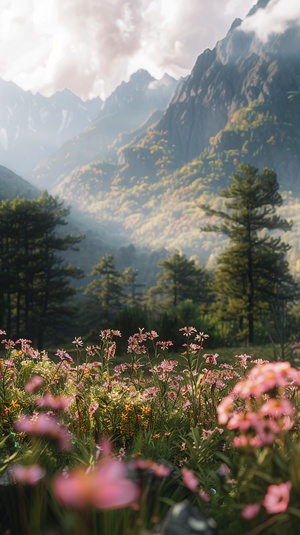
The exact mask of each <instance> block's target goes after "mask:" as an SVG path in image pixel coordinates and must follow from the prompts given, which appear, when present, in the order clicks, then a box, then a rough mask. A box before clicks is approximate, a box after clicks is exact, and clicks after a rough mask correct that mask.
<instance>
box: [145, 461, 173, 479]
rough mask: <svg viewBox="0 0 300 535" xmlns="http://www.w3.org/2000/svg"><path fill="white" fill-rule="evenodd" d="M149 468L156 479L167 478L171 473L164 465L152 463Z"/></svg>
mask: <svg viewBox="0 0 300 535" xmlns="http://www.w3.org/2000/svg"><path fill="white" fill-rule="evenodd" d="M150 468H151V470H153V473H154V475H155V476H156V477H168V476H169V475H170V473H171V469H170V468H168V466H165V465H164V464H158V463H152V464H151V467H150Z"/></svg>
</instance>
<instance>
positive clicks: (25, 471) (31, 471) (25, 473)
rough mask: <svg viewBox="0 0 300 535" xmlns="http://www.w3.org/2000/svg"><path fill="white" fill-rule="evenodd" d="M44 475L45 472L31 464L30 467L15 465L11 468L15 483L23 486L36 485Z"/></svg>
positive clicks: (36, 465)
mask: <svg viewBox="0 0 300 535" xmlns="http://www.w3.org/2000/svg"><path fill="white" fill-rule="evenodd" d="M45 473H46V471H45V470H44V469H43V468H41V467H40V466H39V465H38V464H32V465H31V466H22V465H21V464H15V465H14V466H13V467H12V475H13V477H14V479H15V481H17V482H18V483H22V484H23V485H36V483H38V481H39V480H40V479H42V478H43V477H44V475H45Z"/></svg>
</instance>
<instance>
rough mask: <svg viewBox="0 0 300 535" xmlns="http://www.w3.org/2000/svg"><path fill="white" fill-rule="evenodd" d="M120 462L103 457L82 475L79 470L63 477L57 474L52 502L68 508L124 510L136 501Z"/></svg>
mask: <svg viewBox="0 0 300 535" xmlns="http://www.w3.org/2000/svg"><path fill="white" fill-rule="evenodd" d="M126 472H127V468H126V465H125V463H124V462H123V461H117V460H116V459H110V458H104V459H102V460H100V461H99V463H98V465H97V467H96V469H95V470H94V471H90V472H88V473H86V471H85V470H84V469H82V468H79V469H77V470H74V471H73V472H70V473H69V474H68V475H67V476H64V475H62V474H60V475H58V476H57V477H56V479H55V481H54V493H55V496H56V499H57V500H58V501H59V502H60V503H61V504H63V505H66V506H69V507H77V508H84V507H87V506H92V507H96V508H97V509H116V508H119V507H126V506H127V505H130V504H131V503H132V502H134V501H135V500H137V499H138V496H139V489H138V487H137V485H136V484H135V483H134V482H133V481H130V480H128V479H126V478H125V475H126Z"/></svg>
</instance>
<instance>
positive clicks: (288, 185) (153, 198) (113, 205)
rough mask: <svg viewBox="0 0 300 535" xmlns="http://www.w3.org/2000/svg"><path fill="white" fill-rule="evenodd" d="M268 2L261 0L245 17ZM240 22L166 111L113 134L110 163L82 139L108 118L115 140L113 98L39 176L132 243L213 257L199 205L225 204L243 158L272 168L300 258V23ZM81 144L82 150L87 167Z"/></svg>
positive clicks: (217, 243) (202, 59) (201, 61)
mask: <svg viewBox="0 0 300 535" xmlns="http://www.w3.org/2000/svg"><path fill="white" fill-rule="evenodd" d="M267 3H268V2H267V1H266V0H260V1H259V2H258V4H257V5H256V6H255V8H253V9H252V10H251V11H250V12H249V14H248V17H251V16H253V15H254V13H255V11H257V10H258V9H264V8H265V7H266V5H267ZM242 28H243V26H242V22H241V21H240V20H236V21H234V23H233V24H232V26H231V28H230V30H229V31H228V33H227V35H226V36H225V38H224V39H223V40H221V41H219V42H218V43H217V44H216V46H215V48H214V49H213V50H206V51H205V52H204V53H203V54H201V55H200V56H199V57H198V59H197V61H196V64H195V66H194V68H193V70H192V72H191V74H190V76H188V77H186V78H185V79H184V80H181V81H180V82H179V84H177V87H176V88H175V91H174V94H173V97H172V99H171V100H170V102H169V104H168V105H167V106H166V109H165V110H164V111H163V112H159V113H158V114H155V115H152V116H150V118H149V117H148V120H147V121H146V122H145V123H144V125H143V126H140V127H139V128H138V129H136V130H132V131H131V132H129V133H127V134H124V133H123V134H122V135H120V134H119V135H118V136H117V137H115V138H114V140H113V141H112V142H111V145H110V148H111V152H110V159H108V158H106V159H103V157H102V156H101V150H100V151H99V153H98V156H99V157H98V158H97V155H96V154H95V152H93V159H90V160H89V158H88V147H89V143H87V142H86V139H87V138H88V136H89V135H90V132H91V131H92V132H94V133H95V134H96V133H97V135H95V137H94V140H96V139H99V140H100V141H101V140H102V138H101V136H102V135H103V132H102V133H101V127H100V125H102V121H106V120H107V123H105V124H106V127H107V129H109V128H111V130H110V133H111V136H112V138H113V136H114V135H115V134H116V132H117V131H118V128H117V125H118V124H119V121H120V124H122V122H121V119H122V117H123V115H122V113H120V112H119V113H116V114H115V115H113V116H112V115H111V114H110V112H109V106H108V104H107V115H106V116H105V115H104V114H103V110H102V112H101V113H102V114H103V115H101V117H102V118H101V119H100V120H99V122H98V123H95V125H93V126H92V128H91V129H90V130H89V131H86V132H84V133H83V134H81V135H80V136H79V138H77V139H75V140H72V142H68V144H66V145H65V146H64V147H62V148H61V152H60V160H59V161H58V159H57V162H58V163H59V166H58V167H57V169H55V172H53V170H54V168H53V167H52V166H53V158H52V161H50V160H48V166H49V168H48V169H46V168H44V175H43V179H44V180H45V181H47V180H49V182H48V183H49V184H50V187H51V188H53V191H54V192H55V193H56V194H59V195H60V196H61V197H63V198H65V199H66V200H67V201H68V202H70V203H72V204H73V205H74V206H76V209H77V210H79V211H82V212H84V213H85V214H86V215H87V216H90V217H91V218H92V220H93V221H94V224H97V222H102V223H103V222H105V223H106V224H108V225H120V227H122V228H123V231H124V233H125V236H126V237H127V240H128V241H132V242H133V243H134V244H136V245H139V246H142V245H145V244H147V246H149V247H152V248H161V247H167V248H169V249H172V248H175V247H177V248H181V249H182V251H183V252H185V253H186V254H197V255H198V256H200V257H201V258H202V259H203V260H204V261H207V260H210V261H213V259H214V257H215V256H216V255H217V254H218V252H219V251H220V248H221V247H222V240H220V238H219V237H218V238H215V237H214V236H212V235H209V236H208V235H207V234H205V235H204V234H203V233H202V234H201V232H200V230H199V228H200V226H201V225H202V224H203V214H202V213H201V212H200V210H199V208H198V205H199V204H206V203H209V204H210V205H211V206H212V207H215V208H216V209H219V208H221V207H222V204H221V202H222V201H221V199H220V197H219V196H218V191H219V188H220V187H222V188H223V187H226V186H227V185H228V183H229V180H230V176H231V174H232V173H233V172H234V171H235V170H236V167H237V165H238V164H239V163H240V162H245V163H251V164H252V165H255V166H257V167H258V168H260V169H261V168H263V167H270V168H272V169H275V171H276V172H277V175H278V180H279V184H280V189H281V191H282V192H283V197H284V200H285V202H286V204H287V206H288V208H287V213H286V214H285V216H286V217H291V216H292V217H293V219H294V220H295V226H294V228H295V231H294V232H293V235H292V238H291V239H292V242H293V243H294V245H295V247H294V254H295V255H298V253H299V255H300V252H299V251H298V250H299V245H297V240H296V238H295V237H296V236H298V235H299V233H300V228H299V225H300V221H299V216H298V213H299V201H298V200H297V195H299V196H300V187H299V185H300V105H299V100H297V99H296V100H294V101H293V102H291V101H290V100H289V98H288V97H289V92H290V91H292V90H294V89H297V88H298V87H300V63H299V61H298V51H299V50H300V29H299V28H298V27H297V26H296V25H290V26H289V27H288V28H287V29H286V31H285V32H284V33H283V34H282V35H279V34H273V35H272V36H271V37H270V39H269V41H268V42H267V43H262V42H261V41H260V40H259V39H258V38H257V36H256V35H255V34H254V33H245V32H244V31H243V29H242ZM139 74H141V73H139ZM142 74H143V76H144V74H145V73H142ZM125 87H126V86H125ZM125 87H124V86H122V91H124V89H125ZM120 89H121V88H120ZM115 97H116V95H115ZM115 97H114V98H115ZM119 98H120V97H118V98H115V101H114V105H113V100H111V106H112V109H116V108H114V106H116V103H117V102H119ZM123 102H124V100H123ZM132 105H133V106H134V103H133V104H132ZM120 109H122V108H121V107H120ZM113 119H115V120H116V122H113ZM110 121H112V123H110ZM151 122H152V124H151ZM110 124H111V125H112V126H110V127H109V125H110ZM120 128H121V127H120ZM122 128H123V126H122ZM130 128H133V126H132V125H130ZM97 129H98V130H97ZM86 136H87V137H86ZM98 136H99V137H98ZM79 139H80V143H79V141H78V140H79ZM89 139H93V138H89ZM71 143H74V147H76V154H77V156H78V157H77V160H76V162H75V159H74V160H72V161H70V162H69V156H68V153H67V152H66V148H69V146H70V144H71ZM122 143H123V145H122ZM91 145H92V143H91ZM101 146H102V145H101ZM80 149H81V150H85V151H86V152H85V161H84V165H80V159H81V157H82V156H81V154H80ZM54 156H55V157H57V155H54ZM62 162H64V163H63V165H62ZM65 162H68V163H65ZM74 162H75V163H76V165H75V164H74ZM69 163H70V165H69ZM72 167H73V168H72ZM71 168H72V170H71ZM59 173H60V175H59ZM55 176H59V179H58V180H56V181H55V179H54V177H55ZM45 183H47V182H45ZM283 209H284V208H283ZM288 239H289V238H288ZM298 241H299V240H298ZM212 251H213V252H212ZM295 260H297V256H295Z"/></svg>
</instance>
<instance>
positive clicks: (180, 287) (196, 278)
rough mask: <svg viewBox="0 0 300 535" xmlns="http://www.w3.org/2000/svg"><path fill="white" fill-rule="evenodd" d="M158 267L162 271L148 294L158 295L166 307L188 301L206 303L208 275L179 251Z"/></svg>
mask: <svg viewBox="0 0 300 535" xmlns="http://www.w3.org/2000/svg"><path fill="white" fill-rule="evenodd" d="M159 267H161V268H162V270H163V271H162V272H161V273H160V274H159V275H158V280H157V285H156V286H155V287H153V288H151V290H150V292H151V293H152V294H160V295H161V296H162V297H163V300H164V302H165V304H166V305H168V306H169V305H171V306H174V307H176V306H177V305H178V304H179V303H181V302H183V301H185V300H188V299H190V300H191V301H192V302H193V303H196V304H199V303H201V302H206V301H207V297H208V295H207V281H208V275H207V273H206V271H205V270H204V269H203V268H201V267H198V266H197V265H196V262H195V260H193V259H192V260H188V258H187V257H186V256H185V255H183V254H181V253H180V252H179V251H174V253H172V254H171V255H170V256H169V257H168V258H166V259H165V260H163V261H162V262H160V263H159Z"/></svg>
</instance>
